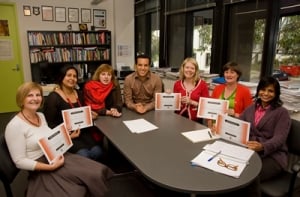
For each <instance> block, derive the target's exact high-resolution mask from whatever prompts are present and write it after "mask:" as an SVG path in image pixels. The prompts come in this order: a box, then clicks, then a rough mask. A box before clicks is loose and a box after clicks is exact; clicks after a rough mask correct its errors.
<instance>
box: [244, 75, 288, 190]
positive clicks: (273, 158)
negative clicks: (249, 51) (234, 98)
mask: <svg viewBox="0 0 300 197" xmlns="http://www.w3.org/2000/svg"><path fill="white" fill-rule="evenodd" d="M255 98H256V101H255V103H254V104H252V105H251V106H249V107H248V108H247V109H245V111H244V112H243V113H242V114H241V115H240V119H241V120H244V121H247V122H250V123H251V127H250V136H249V141H248V143H247V147H248V148H249V149H252V150H254V151H256V152H257V153H258V154H259V155H260V157H261V159H262V170H261V173H260V176H259V179H260V181H261V182H263V181H265V180H268V179H272V178H273V177H275V176H276V175H278V174H279V173H280V172H281V171H283V170H284V169H285V168H286V167H287V163H288V150H287V145H286V140H287V136H288V133H289V130H290V126H291V119H290V115H289V113H288V111H287V110H286V109H285V108H284V107H282V104H283V102H282V101H281V100H280V85H279V82H278V81H277V80H276V79H275V78H273V77H265V78H262V79H261V80H260V81H259V83H258V86H257V91H256V95H255ZM257 190H259V187H257Z"/></svg>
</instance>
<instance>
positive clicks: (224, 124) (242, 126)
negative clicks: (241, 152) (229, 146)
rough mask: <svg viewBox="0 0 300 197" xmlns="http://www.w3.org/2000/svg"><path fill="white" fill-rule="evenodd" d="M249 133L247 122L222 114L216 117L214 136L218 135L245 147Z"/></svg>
mask: <svg viewBox="0 0 300 197" xmlns="http://www.w3.org/2000/svg"><path fill="white" fill-rule="evenodd" d="M249 133H250V123H249V122H246V121H243V120H240V119H238V118H234V117H231V116H227V115H224V114H219V115H218V116H217V121H216V135H220V136H221V138H223V139H225V140H228V141H231V142H234V143H237V144H240V145H244V146H245V145H246V143H247V142H248V140H249Z"/></svg>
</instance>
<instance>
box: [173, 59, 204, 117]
mask: <svg viewBox="0 0 300 197" xmlns="http://www.w3.org/2000/svg"><path fill="white" fill-rule="evenodd" d="M179 77H180V79H179V80H177V81H176V82H175V83H174V87H173V92H174V93H181V109H180V110H179V111H175V112H176V113H178V114H180V115H182V116H185V117H187V118H189V119H191V120H195V121H200V120H199V118H197V110H198V102H199V98H200V97H209V93H208V87H207V84H206V82H205V81H204V80H201V78H200V76H199V66H198V63H197V61H196V59H194V58H192V57H188V58H186V59H185V60H184V61H183V62H182V64H181V66H180V71H179Z"/></svg>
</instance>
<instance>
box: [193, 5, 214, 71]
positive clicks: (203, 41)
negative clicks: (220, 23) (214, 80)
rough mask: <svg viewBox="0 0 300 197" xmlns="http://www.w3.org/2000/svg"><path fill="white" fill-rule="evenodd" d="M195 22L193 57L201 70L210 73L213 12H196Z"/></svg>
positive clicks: (194, 15)
mask: <svg viewBox="0 0 300 197" xmlns="http://www.w3.org/2000/svg"><path fill="white" fill-rule="evenodd" d="M193 21H194V26H193V56H194V57H195V58H196V60H197V62H198V64H199V69H200V70H201V71H203V72H206V73H209V72H210V58H211V40H212V21H213V12H212V10H205V11H198V12H194V14H193Z"/></svg>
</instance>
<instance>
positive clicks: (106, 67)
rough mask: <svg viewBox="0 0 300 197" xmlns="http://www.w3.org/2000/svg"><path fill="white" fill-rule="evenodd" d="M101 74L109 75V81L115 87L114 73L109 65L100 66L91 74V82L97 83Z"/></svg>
mask: <svg viewBox="0 0 300 197" xmlns="http://www.w3.org/2000/svg"><path fill="white" fill-rule="evenodd" d="M102 72H108V73H110V74H111V81H112V82H113V84H114V86H117V81H116V76H115V72H114V70H113V68H112V66H111V65H109V64H101V65H100V66H99V67H98V68H97V69H96V71H95V73H94V74H93V77H92V80H95V81H99V79H100V78H99V75H100V73H102Z"/></svg>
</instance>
